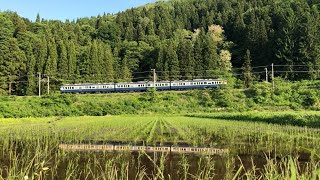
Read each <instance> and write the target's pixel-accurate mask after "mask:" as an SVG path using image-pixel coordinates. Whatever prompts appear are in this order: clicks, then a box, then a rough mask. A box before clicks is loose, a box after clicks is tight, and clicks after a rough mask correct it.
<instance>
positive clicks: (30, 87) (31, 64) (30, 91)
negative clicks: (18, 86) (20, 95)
mask: <svg viewBox="0 0 320 180" xmlns="http://www.w3.org/2000/svg"><path fill="white" fill-rule="evenodd" d="M35 65H36V59H35V57H34V55H33V54H31V55H30V56H29V59H28V65H27V72H28V73H27V75H28V77H27V78H28V82H27V90H26V94H27V95H28V96H32V95H34V94H35V92H36V89H37V88H36V87H37V83H36V76H35V75H36V73H35V71H34V70H35Z"/></svg>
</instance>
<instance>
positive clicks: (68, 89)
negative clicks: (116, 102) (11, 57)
mask: <svg viewBox="0 0 320 180" xmlns="http://www.w3.org/2000/svg"><path fill="white" fill-rule="evenodd" d="M223 84H227V82H226V81H225V80H220V79H195V80H183V81H157V82H155V83H154V82H130V83H105V84H65V85H61V87H60V92H61V93H107V92H130V91H147V90H148V89H152V88H154V85H155V88H156V89H157V90H187V89H205V88H217V87H219V86H221V85H223Z"/></svg>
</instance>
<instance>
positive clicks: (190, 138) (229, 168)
mask: <svg viewBox="0 0 320 180" xmlns="http://www.w3.org/2000/svg"><path fill="white" fill-rule="evenodd" d="M319 116H320V112H313V111H307V112H306V111H304V112H278V113H272V112H247V113H214V114H213V113H211V114H188V115H163V114H153V115H119V116H111V115H110V116H100V117H94V116H81V117H46V118H20V119H14V118H9V119H3V118H2V119H0V164H1V165H0V179H1V177H2V178H8V179H14V178H16V177H24V176H26V175H27V176H28V177H33V178H38V177H41V178H47V179H51V178H53V177H54V176H57V175H59V176H60V178H63V179H68V178H67V177H70V178H69V179H77V178H83V175H87V176H88V177H90V178H98V177H103V176H106V174H104V175H102V174H101V173H102V171H101V172H98V171H93V169H94V167H96V166H99V167H100V166H101V167H100V168H101V169H103V172H104V173H107V171H108V172H114V174H113V175H112V174H109V175H110V176H113V177H114V178H119V177H120V176H121V177H123V178H124V179H126V177H128V176H129V175H128V173H129V172H130V173H133V174H135V177H144V178H146V177H153V178H155V175H156V174H158V175H157V177H158V178H155V179H163V178H165V177H169V176H168V174H166V173H168V172H167V170H165V169H162V170H161V166H163V168H164V166H165V165H164V164H161V163H165V162H166V161H167V156H166V155H160V159H156V160H155V159H154V157H153V158H151V160H152V161H154V165H153V166H154V169H153V170H152V172H153V173H155V174H152V173H151V174H150V173H147V170H145V171H144V168H143V167H144V165H143V166H134V167H135V168H134V169H130V168H129V167H131V166H130V163H137V161H138V162H139V161H140V160H141V159H139V158H142V157H148V155H146V154H140V155H139V156H138V157H131V159H132V158H133V159H135V162H131V160H130V161H129V160H128V159H127V158H128V155H126V153H125V154H119V155H115V154H113V155H110V154H105V153H103V155H101V154H100V155H99V154H96V153H94V152H63V151H62V150H59V149H58V145H59V144H60V143H91V144H96V143H99V144H101V143H120V142H121V143H125V144H132V145H134V144H141V143H143V144H145V145H161V144H168V143H170V144H172V145H173V146H179V145H181V144H183V145H190V146H198V147H222V148H227V149H229V150H230V154H229V155H228V157H226V158H225V159H224V160H223V161H222V164H221V163H218V165H217V162H215V163H213V162H212V164H211V165H209V164H210V163H209V164H206V165H204V166H202V165H201V167H200V166H199V167H198V166H196V165H192V164H197V163H201V162H204V161H203V159H202V158H205V159H207V158H206V157H200V159H198V160H196V162H193V161H195V160H192V156H187V157H185V156H181V157H179V159H180V160H179V163H182V162H183V163H182V164H183V166H179V167H180V168H182V169H181V170H180V171H179V172H180V174H178V175H175V177H179V178H181V177H189V178H191V179H197V178H200V179H201V177H202V178H204V177H207V176H208V177H209V176H210V177H214V174H215V173H216V171H213V169H214V167H213V164H215V166H219V167H216V169H218V171H223V172H224V174H222V175H221V174H220V175H219V176H218V177H234V176H238V175H239V174H238V175H237V173H236V172H237V170H239V169H240V168H241V169H242V168H243V167H245V165H241V163H240V165H239V162H237V163H236V161H235V159H237V156H243V155H246V156H253V157H260V156H261V154H264V153H267V154H268V153H269V154H270V153H272V154H274V155H275V156H276V157H279V158H281V157H283V158H284V159H283V160H281V161H274V159H269V158H267V159H265V158H262V159H265V160H263V161H264V166H262V168H261V169H260V170H257V169H252V166H250V168H249V167H246V168H247V169H246V170H243V169H242V170H241V176H242V177H251V176H252V177H254V176H256V177H258V175H254V174H255V173H256V171H257V172H259V173H258V174H259V176H261V177H266V175H267V174H268V173H273V174H278V175H279V177H283V178H287V177H289V176H290V175H291V174H290V173H291V171H290V169H291V168H296V169H297V171H298V170H299V171H298V172H299V175H300V177H306V178H311V177H312V176H313V175H314V174H315V173H316V174H317V173H319V172H318V171H317V169H318V168H319V163H320V161H319V159H317V158H316V157H317V154H319V153H320V152H319V148H318V147H320V128H318V127H312V126H311V125H312V123H315V124H316V122H317V123H318V121H319V118H318V117H319ZM286 118H288V119H286ZM300 121H301V122H312V123H309V124H308V123H307V124H301V123H297V122H300ZM281 124H282V125H281ZM293 125H294V126H293ZM306 125H308V126H309V127H307V126H306ZM305 149H308V150H305ZM301 152H304V153H307V154H310V152H312V153H311V154H314V155H312V157H313V158H311V159H309V160H307V162H304V163H307V164H309V167H308V168H301V169H299V168H300V165H299V159H298V156H299V154H300V153H301ZM288 155H290V157H293V159H291V158H289V159H288ZM75 157H76V158H75ZM155 157H158V156H155ZM129 159H130V158H129ZM142 159H143V158H142ZM212 160H213V161H215V160H214V158H213V159H212ZM265 161H266V162H265ZM291 161H292V162H294V163H295V164H294V165H290V163H291ZM258 162H259V161H258ZM108 163H109V164H108ZM87 164H89V165H87ZM126 165H128V168H127V169H126ZM180 165H181V164H180ZM109 166H110V167H109ZM189 166H190V167H192V168H191V169H193V170H188V169H185V168H186V167H189ZM242 166H243V167H242ZM269 166H270V167H269ZM278 166H279V167H282V166H284V168H289V170H288V171H283V172H282V171H277V170H275V169H272V167H273V168H276V167H278ZM102 167H103V168H102ZM137 167H138V169H137ZM196 167H197V168H198V170H197V171H196V170H194V169H197V168H196ZM47 168H48V169H47ZM96 168H97V167H96ZM108 168H109V169H108ZM132 168H133V167H132ZM139 168H140V169H139ZM206 168H207V169H208V171H202V170H201V169H206ZM221 168H222V170H221ZM268 168H270V169H268ZM61 169H67V171H66V172H63V173H62V172H61ZM210 169H212V171H211V170H210ZM116 170H117V171H119V173H120V174H119V173H115V172H116ZM189 171H190V172H189ZM34 173H37V175H35V174H34ZM41 173H42V174H41ZM61 173H62V174H61ZM130 173H129V174H130ZM181 173H182V174H181ZM183 173H185V174H183ZM161 174H162V176H161ZM165 174H166V175H165ZM169 174H170V173H169ZM319 175H320V174H319ZM130 177H131V175H130ZM161 177H162V178H161ZM98 179H99V178H98ZM102 179H103V178H102ZM135 179H139V178H135ZM140 179H143V178H140ZM165 179H167V178H165Z"/></svg>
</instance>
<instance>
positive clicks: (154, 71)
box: [151, 69, 156, 88]
mask: <svg viewBox="0 0 320 180" xmlns="http://www.w3.org/2000/svg"><path fill="white" fill-rule="evenodd" d="M151 70H152V71H153V88H156V69H151Z"/></svg>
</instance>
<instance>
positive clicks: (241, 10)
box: [0, 0, 320, 95]
mask: <svg viewBox="0 0 320 180" xmlns="http://www.w3.org/2000/svg"><path fill="white" fill-rule="evenodd" d="M319 8H320V1H319V0H290V1H289V0H282V1H278V0H228V1H225V0H205V1H199V0H171V1H158V2H156V3H152V4H147V5H145V6H141V7H138V8H132V9H128V10H126V11H123V12H119V13H117V14H102V15H97V16H92V17H86V18H79V19H76V20H66V21H64V22H62V21H59V20H46V19H42V18H41V16H40V15H39V14H38V15H37V17H36V20H35V22H33V21H31V20H29V19H26V18H23V17H20V16H19V15H18V14H17V13H15V12H11V11H2V12H0V94H2V95H7V94H12V95H35V94H37V93H38V89H37V86H38V84H37V83H38V77H40V78H41V79H42V83H41V84H42V86H45V84H46V83H45V82H44V81H45V80H46V79H48V78H50V83H51V86H52V87H55V88H58V86H59V85H60V84H64V83H69V84H71V83H103V82H105V83H106V82H121V81H123V82H130V81H147V80H151V78H152V74H151V69H156V71H157V75H158V77H157V78H158V80H175V79H199V78H229V77H236V78H239V79H242V80H244V81H245V80H246V79H248V77H245V74H249V73H248V72H250V71H251V73H253V74H254V73H255V72H254V70H255V69H254V68H252V67H260V66H263V67H264V66H269V65H270V64H271V63H274V64H276V65H278V66H279V68H280V67H281V71H280V70H279V72H283V73H279V74H277V75H278V76H281V77H283V78H285V79H288V80H302V79H307V80H309V79H319V78H320V31H319V29H320V14H319ZM259 75H260V74H257V76H256V77H255V78H256V79H259ZM260 78H264V77H263V76H261V77H260ZM249 79H250V78H249ZM42 89H43V91H45V88H42Z"/></svg>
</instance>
